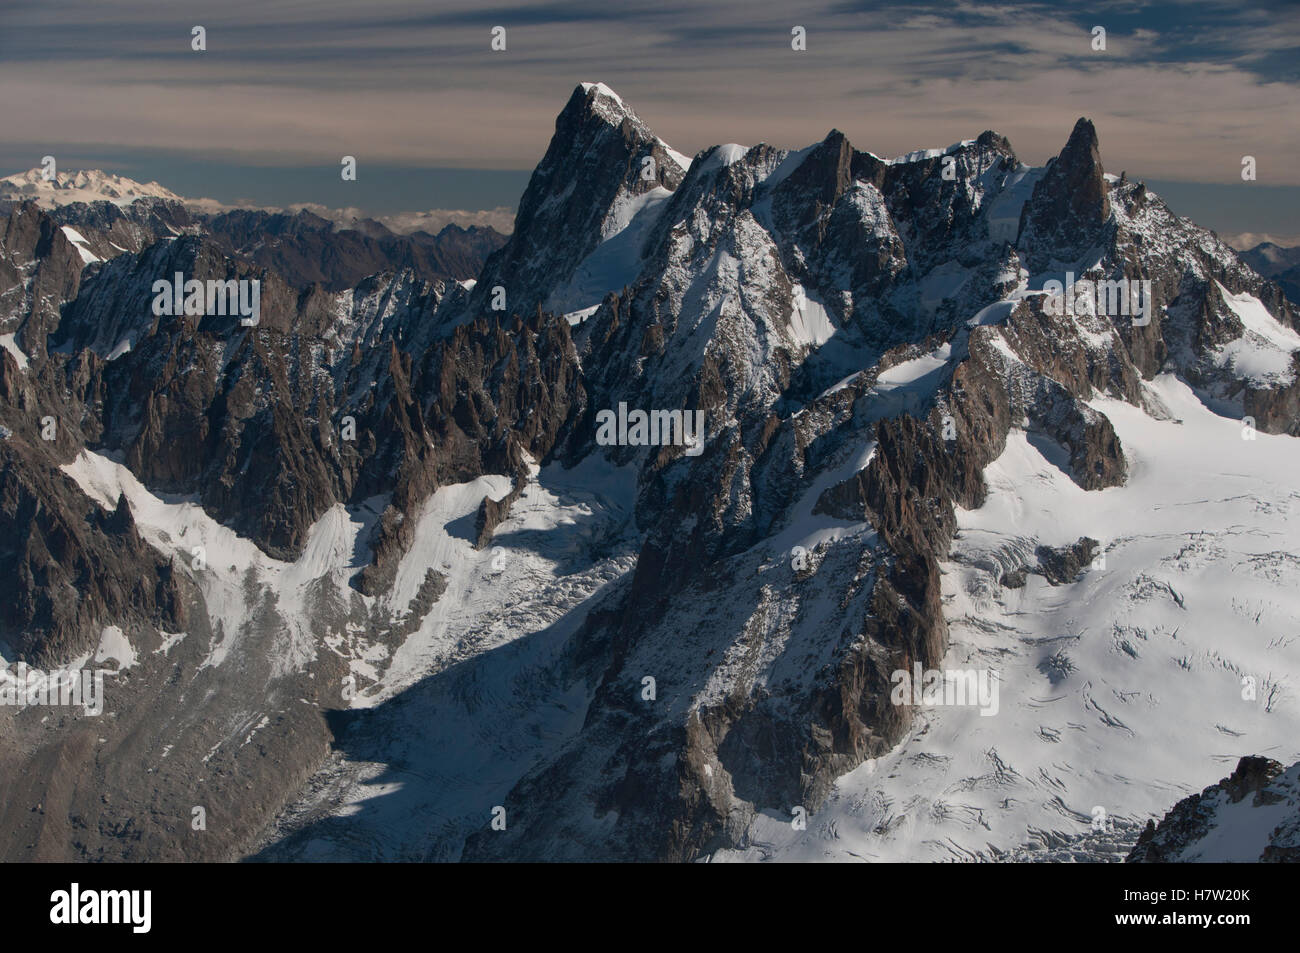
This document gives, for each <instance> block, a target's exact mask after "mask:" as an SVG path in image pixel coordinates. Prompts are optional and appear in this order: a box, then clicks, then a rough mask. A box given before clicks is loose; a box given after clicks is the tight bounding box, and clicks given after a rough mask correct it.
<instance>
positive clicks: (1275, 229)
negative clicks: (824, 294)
mask: <svg viewBox="0 0 1300 953" xmlns="http://www.w3.org/2000/svg"><path fill="white" fill-rule="evenodd" d="M196 25H201V26H203V27H204V28H205V30H206V45H207V49H206V50H205V51H202V52H198V51H195V50H193V49H192V48H191V33H192V28H193V27H194V26H196ZM495 26H503V27H505V37H506V49H505V51H494V50H492V49H491V40H492V35H491V31H492V28H493V27H495ZM794 26H802V27H804V28H805V30H806V33H807V49H806V50H803V51H795V50H793V49H791V29H792V28H793V27H794ZM1096 26H1101V27H1104V28H1105V30H1106V49H1105V50H1094V49H1093V45H1094V42H1093V36H1092V30H1093V28H1094V27H1096ZM582 81H602V82H604V83H606V84H607V85H609V86H611V87H613V88H614V89H615V90H617V91H618V92H619V93H620V94H621V95H622V97H623V98H624V99H625V100H626V101H627V102H629V103H630V104H631V105H632V107H633V108H634V109H635V110H636V112H637V114H638V115H639V116H640V117H641V119H643V120H644V121H645V122H646V123H647V124H648V125H649V126H650V127H651V128H652V129H653V130H654V131H655V132H656V134H658V135H659V136H661V137H662V138H663V139H665V140H666V141H668V142H669V143H670V144H671V145H672V146H673V147H674V148H675V149H677V150H678V151H680V152H684V153H687V154H688V155H693V154H695V153H696V152H697V151H699V150H700V149H703V148H706V147H708V146H710V145H713V144H715V143H718V142H738V143H744V144H747V145H749V144H754V143H757V142H768V143H771V144H773V145H776V146H780V147H786V148H800V147H802V146H805V145H807V144H809V143H811V142H815V141H818V140H820V139H822V138H823V137H824V136H825V135H826V133H827V132H828V131H829V130H830V129H832V128H838V129H840V130H842V131H843V132H844V133H845V134H846V135H847V136H848V137H849V140H850V141H851V142H852V143H853V145H854V146H855V147H856V148H858V149H862V150H868V151H871V152H874V153H876V154H877V155H881V156H892V155H898V154H902V153H905V152H910V151H913V150H915V149H920V148H932V147H940V146H945V145H948V144H949V143H952V142H956V141H959V140H961V139H968V138H973V137H974V136H976V135H978V134H979V133H980V132H982V131H983V130H985V129H993V130H996V131H998V132H1000V133H1002V134H1003V135H1005V136H1007V137H1008V138H1009V139H1010V140H1011V143H1012V145H1013V147H1014V148H1015V149H1016V152H1017V154H1018V155H1019V156H1020V157H1021V159H1022V160H1024V161H1026V162H1029V163H1031V164H1041V163H1043V162H1044V161H1046V160H1047V159H1048V158H1049V157H1050V156H1052V155H1054V154H1056V153H1057V152H1058V151H1059V150H1060V149H1061V147H1062V146H1063V145H1064V143H1065V140H1066V139H1067V138H1068V136H1069V133H1070V130H1071V128H1072V127H1073V125H1074V121H1075V120H1076V119H1077V118H1078V117H1080V116H1087V117H1089V118H1091V119H1092V120H1093V122H1094V123H1095V124H1096V126H1097V130H1098V134H1099V136H1100V139H1101V149H1102V159H1103V163H1104V165H1105V167H1106V169H1107V170H1108V171H1112V172H1116V173H1118V172H1120V171H1127V172H1128V173H1129V176H1130V177H1139V178H1144V179H1146V181H1148V182H1149V183H1151V184H1152V187H1153V188H1155V189H1156V191H1161V190H1162V188H1163V189H1164V191H1165V192H1166V193H1168V194H1169V197H1170V198H1171V199H1172V196H1173V194H1174V193H1176V194H1177V200H1176V201H1173V204H1174V208H1175V210H1176V211H1178V212H1180V213H1181V214H1185V215H1189V216H1191V217H1192V218H1194V219H1196V220H1197V221H1198V222H1200V223H1201V224H1204V225H1207V226H1209V227H1212V228H1216V229H1218V230H1219V231H1220V232H1237V231H1251V232H1256V233H1262V234H1270V235H1274V236H1278V237H1292V236H1300V162H1297V161H1296V157H1297V155H1300V2H1297V0H1285V2H1282V0H1194V2H1193V0H1161V2H1152V3H1146V2H1137V0H1094V2H1091V3H1087V4H1079V3H1055V2H1040V3H979V4H977V3H970V2H964V0H943V2H938V0H935V2H931V0H913V2H906V3H888V2H877V0H819V2H807V3H804V2H799V0H781V2H771V0H712V2H709V3H681V2H677V0H650V2H643V0H629V2H617V3H614V2H609V0H578V2H571V3H555V2H548V0H541V2H514V3H506V4H493V3H492V2H491V0H488V2H487V3H483V2H475V0H451V2H438V3H396V2H390V0H366V2H364V3H362V2H356V0H311V2H306V0H251V2H250V0H207V2H189V0H172V2H133V0H113V2H111V3H110V2H104V0H64V2H60V3H57V4H50V3H45V4H39V3H30V2H27V0H22V2H14V0H0V130H2V131H3V135H2V136H0V140H2V141H0V174H8V173H10V172H17V171H21V170H25V169H29V168H32V167H34V166H36V165H38V164H39V162H40V159H41V157H42V156H44V155H47V154H52V155H55V156H56V157H57V159H58V161H59V167H60V169H61V170H69V169H78V168H103V169H106V170H108V171H113V172H118V173H120V174H123V175H127V176H130V177H131V178H135V179H140V180H143V181H148V180H157V181H159V182H161V183H162V184H164V185H166V186H167V187H169V188H171V189H173V190H174V191H176V192H179V193H181V194H184V195H190V196H195V197H199V196H203V197H210V198H215V199H218V200H220V201H223V202H237V201H244V202H248V203H252V204H261V205H279V206H286V205H290V204H294V203H300V202H315V203H320V204H324V205H328V206H331V207H344V206H348V207H356V208H361V209H365V210H368V211H370V212H372V213H375V214H389V213H393V212H398V211H414V210H422V209H433V208H437V209H465V210H478V209H493V208H498V207H504V208H511V207H513V206H514V205H515V204H516V203H517V201H518V198H519V195H520V193H521V192H522V190H523V188H524V186H525V185H526V183H527V179H528V174H529V172H530V171H531V169H532V167H533V166H534V165H535V164H536V163H537V161H538V160H539V159H540V158H541V156H542V154H543V153H544V152H545V149H546V145H547V142H548V141H549V139H550V136H551V134H552V132H553V131H554V121H555V115H556V114H557V113H558V112H559V110H560V109H561V108H562V107H563V105H564V103H565V101H566V100H567V99H568V96H569V94H570V93H571V91H572V89H573V87H574V86H575V85H576V84H577V83H578V82H582ZM344 155H352V156H355V157H356V158H357V161H358V175H357V180H356V181H355V182H344V181H342V179H341V177H340V176H339V174H338V173H339V163H340V160H341V157H342V156H344ZM1245 155H1252V156H1254V157H1255V159H1256V166H1257V180H1256V181H1254V182H1243V181H1242V180H1241V162H1242V157H1243V156H1245ZM1171 189H1172V190H1173V191H1172V192H1171V191H1170V190H1171ZM1298 240H1300V239H1298Z"/></svg>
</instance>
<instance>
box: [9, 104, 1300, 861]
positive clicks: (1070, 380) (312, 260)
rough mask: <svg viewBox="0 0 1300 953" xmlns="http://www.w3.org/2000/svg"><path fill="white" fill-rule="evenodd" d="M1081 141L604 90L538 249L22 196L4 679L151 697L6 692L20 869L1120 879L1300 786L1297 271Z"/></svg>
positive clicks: (519, 226)
mask: <svg viewBox="0 0 1300 953" xmlns="http://www.w3.org/2000/svg"><path fill="white" fill-rule="evenodd" d="M1065 132H1066V130H1063V133H1065ZM1063 138H1065V140H1066V141H1065V144H1064V146H1063V148H1062V150H1061V152H1060V153H1059V155H1057V156H1055V157H1054V158H1053V159H1052V160H1050V161H1049V162H1048V163H1047V164H1046V165H1045V166H1042V167H1033V166H1029V165H1026V164H1025V163H1023V162H1022V161H1020V160H1019V159H1018V158H1017V156H1016V154H1015V152H1014V150H1013V148H1012V145H1011V143H1010V142H1009V141H1007V139H1005V138H1004V137H1002V136H1000V135H998V134H997V133H995V132H991V131H986V132H983V133H980V134H979V135H978V136H976V137H975V138H973V139H969V140H965V141H962V142H959V143H956V144H954V145H952V146H949V147H947V148H945V149H927V150H921V151H917V152H914V153H910V154H908V155H905V156H901V157H897V158H893V159H886V158H882V157H879V156H876V155H874V154H872V153H871V152H865V151H859V150H858V149H857V148H855V147H854V146H853V145H852V144H851V143H849V142H848V140H847V139H846V138H845V136H844V135H843V134H841V133H840V132H838V131H835V130H832V131H831V132H830V133H829V134H828V135H827V136H826V137H825V138H824V139H823V140H822V141H820V142H817V143H814V144H812V145H809V146H808V147H807V148H804V149H800V150H794V151H788V150H783V149H777V148H774V147H771V146H769V145H766V144H759V145H754V146H748V147H747V146H742V145H736V144H725V145H718V146H714V147H712V148H709V149H706V150H703V151H701V152H699V153H698V154H696V155H695V156H693V157H688V156H685V155H682V154H680V153H678V152H675V151H674V150H673V149H672V148H671V147H670V146H669V145H668V144H667V143H666V142H664V141H663V140H661V139H660V138H658V137H657V136H656V135H655V134H654V133H653V132H652V131H651V130H650V129H649V128H648V127H647V126H646V124H645V123H643V122H642V121H641V120H640V119H639V118H638V117H637V115H636V113H635V112H634V111H633V110H632V108H631V107H630V106H629V105H628V104H627V103H625V102H624V101H623V100H622V99H621V98H620V97H619V96H618V95H617V94H616V93H615V92H614V91H613V90H611V89H609V88H608V87H606V86H604V85H602V84H591V83H586V84H581V85H579V86H578V87H577V88H575V89H574V91H573V94H572V96H571V97H570V99H569V100H568V102H567V103H566V105H565V106H564V108H563V110H562V111H561V112H560V114H559V116H558V117H557V119H556V125H555V133H554V136H553V138H552V139H551V142H550V145H549V147H548V148H547V151H546V153H545V155H544V156H543V158H542V159H541V162H540V163H539V164H538V166H537V167H536V169H535V171H534V172H533V174H532V177H531V180H530V182H529V184H528V187H527V189H526V191H525V193H524V195H523V196H522V198H521V199H520V202H519V206H518V212H517V215H516V219H515V227H514V229H513V231H512V232H511V234H510V235H509V236H508V237H507V236H502V235H499V234H498V233H495V232H492V231H491V230H484V229H468V230H461V229H457V228H455V227H454V226H449V227H448V228H447V229H444V230H443V231H442V232H440V233H439V234H437V235H430V234H428V233H415V234H412V235H400V236H399V235H397V234H395V233H393V232H391V231H389V230H388V229H387V228H385V227H384V226H382V225H380V224H379V223H375V222H370V223H367V222H360V223H357V224H356V225H355V226H353V227H349V228H340V227H339V226H338V225H337V224H335V223H333V222H331V221H329V220H326V219H323V218H319V217H316V216H313V215H312V214H311V213H307V212H300V213H297V214H291V213H282V212H269V211H256V210H238V211H225V212H219V213H210V212H202V211H196V210H194V209H193V208H191V207H190V206H187V205H186V203H185V202H184V201H182V200H179V199H178V198H177V197H174V196H172V195H170V194H161V193H162V192H164V191H165V190H162V189H161V187H157V186H156V185H150V186H148V187H147V189H146V191H149V192H150V193H151V194H149V195H146V196H142V197H135V196H134V195H133V192H134V191H135V190H134V189H131V188H126V189H122V188H115V191H117V192H119V193H120V195H117V196H114V197H113V199H112V200H108V201H98V200H97V201H89V202H88V201H85V200H84V199H85V198H91V197H93V196H91V195H88V194H86V195H83V198H82V199H81V200H78V201H75V202H72V203H71V204H55V205H53V207H50V206H51V203H50V202H46V203H45V205H42V203H41V202H39V201H37V200H32V199H28V198H26V197H25V196H14V200H13V201H11V202H10V203H9V208H8V210H7V217H6V218H4V219H3V220H0V345H2V346H3V353H0V438H2V439H0V463H2V464H3V475H2V476H0V514H3V520H4V524H5V525H6V527H8V528H9V530H10V531H9V532H7V533H6V534H5V538H6V542H5V543H3V544H0V575H2V576H3V578H4V579H5V580H7V582H6V584H5V588H6V590H7V592H6V598H4V599H3V600H2V601H0V655H2V656H3V661H4V662H5V663H7V664H8V665H9V666H10V668H11V670H13V671H19V670H20V669H21V667H22V666H30V667H32V668H35V669H38V670H42V671H49V670H53V669H56V668H58V667H64V666H71V667H74V668H81V667H83V666H98V667H105V668H108V670H109V671H110V675H109V677H107V678H106V681H105V688H104V695H105V709H104V712H103V714H102V715H99V716H94V715H91V714H88V713H83V712H82V711H80V710H77V709H59V710H57V711H52V710H50V709H48V708H44V707H42V706H40V705H31V704H29V705H25V706H22V705H20V706H8V707H5V706H0V733H2V734H3V736H4V737H5V738H6V739H9V742H10V743H7V744H6V745H5V746H4V748H3V750H0V857H3V858H4V859H6V860H55V859H58V860H65V859H69V860H180V859H185V860H232V859H250V860H267V861H283V860H322V859H326V860H338V859H350V860H492V861H497V860H500V861H506V860H578V859H599V860H670V861H695V860H704V859H708V860H715V861H724V860H762V859H768V858H777V859H791V860H794V859H841V860H851V859H885V860H952V859H959V860H1065V859H1069V860H1079V859H1084V860H1121V859H1123V858H1124V857H1126V856H1128V855H1129V853H1130V852H1131V851H1133V850H1134V848H1135V846H1138V845H1139V835H1140V834H1141V836H1143V837H1144V838H1145V840H1144V841H1143V842H1142V843H1143V844H1147V845H1149V844H1150V843H1152V841H1151V837H1152V836H1153V835H1150V834H1142V832H1143V830H1144V827H1145V825H1146V822H1147V821H1148V820H1150V819H1152V818H1154V817H1157V816H1161V815H1163V814H1164V813H1165V812H1166V811H1167V810H1168V809H1169V808H1170V806H1171V805H1172V804H1174V803H1175V802H1176V801H1178V800H1179V799H1180V798H1182V797H1184V796H1187V795H1190V794H1193V793H1195V792H1197V791H1200V790H1201V789H1202V788H1204V787H1205V786H1206V784H1207V782H1210V781H1212V780H1213V779H1214V778H1215V777H1219V776H1221V775H1222V767H1223V763H1230V764H1234V765H1235V764H1237V763H1238V760H1239V759H1240V758H1241V757H1242V756H1246V755H1251V756H1254V755H1266V756H1269V757H1272V758H1273V759H1274V760H1275V761H1278V762H1280V763H1281V764H1290V763H1293V762H1295V761H1296V760H1298V759H1300V751H1297V748H1296V745H1295V738H1296V737H1297V732H1296V727H1297V725H1298V724H1300V700H1298V699H1297V696H1296V691H1295V676H1294V674H1293V673H1295V672H1296V671H1297V670H1298V669H1300V665H1298V663H1300V642H1297V641H1296V639H1295V638H1294V636H1293V635H1291V632H1292V631H1293V629H1294V624H1295V622H1296V620H1297V619H1300V595H1297V593H1298V592H1300V587H1298V586H1297V585H1296V583H1297V580H1298V579H1300V560H1298V559H1297V557H1296V556H1295V555H1294V553H1295V552H1296V549H1297V547H1296V543H1297V541H1298V537H1300V523H1297V522H1296V520H1297V512H1296V507H1295V504H1294V501H1295V500H1297V499H1300V491H1296V490H1294V489H1293V486H1294V478H1293V475H1294V473H1295V472H1296V466H1297V465H1298V464H1300V443H1298V442H1297V440H1296V437H1298V436H1300V383H1298V380H1300V378H1298V374H1300V363H1298V357H1297V355H1300V315H1298V313H1297V309H1296V304H1295V303H1294V302H1295V298H1294V296H1289V294H1288V290H1287V285H1286V284H1285V283H1284V281H1283V279H1284V278H1285V272H1278V273H1277V275H1278V280H1277V281H1274V280H1272V279H1271V278H1270V277H1269V276H1268V275H1266V274H1263V273H1262V272H1261V270H1260V269H1261V268H1265V264H1266V263H1267V268H1268V269H1272V268H1273V267H1274V266H1275V264H1278V263H1280V261H1281V259H1280V258H1278V261H1277V262H1275V260H1274V259H1275V258H1277V255H1275V254H1274V253H1273V252H1271V251H1269V250H1264V251H1260V250H1259V249H1257V250H1256V251H1258V252H1259V255H1260V256H1263V257H1259V256H1256V257H1255V258H1251V257H1250V256H1248V255H1242V254H1238V253H1237V252H1236V251H1234V250H1233V249H1232V248H1230V247H1229V246H1227V245H1226V244H1224V243H1223V242H1221V241H1220V240H1219V239H1218V238H1217V237H1216V236H1215V235H1214V234H1213V233H1212V232H1210V231H1208V230H1206V229H1203V228H1201V227H1199V226H1197V225H1196V224H1195V223H1193V222H1191V221H1189V220H1188V219H1185V218H1181V217H1179V216H1178V215H1177V214H1176V213H1175V212H1174V211H1172V210H1171V209H1169V208H1168V207H1167V206H1166V205H1165V203H1164V202H1163V201H1162V200H1161V199H1160V197H1159V196H1158V195H1156V194H1155V193H1153V192H1151V191H1150V190H1149V189H1147V188H1146V186H1145V184H1144V183H1142V182H1140V181H1133V180H1130V179H1128V178H1127V176H1114V175H1110V174H1107V173H1106V172H1105V171H1104V169H1103V166H1102V160H1101V147H1100V143H1099V139H1098V134H1097V131H1096V129H1095V128H1094V126H1093V124H1092V123H1091V122H1090V121H1088V120H1087V119H1079V120H1078V122H1077V123H1076V124H1075V125H1074V126H1073V128H1072V130H1069V131H1068V136H1063ZM82 178H85V182H82ZM91 178H93V176H89V175H87V176H83V177H79V178H78V179H77V180H75V181H76V182H82V184H79V185H75V189H74V187H72V186H70V187H69V189H70V190H77V189H79V190H82V191H83V193H84V191H85V190H86V189H90V188H92V186H93V188H97V189H100V190H101V192H102V190H103V189H104V188H106V186H104V185H102V183H101V184H99V185H94V183H92V182H91ZM8 181H11V182H12V180H8ZM27 186H31V187H32V188H33V189H36V190H39V188H40V186H39V184H38V183H34V182H33V183H26V185H24V186H23V187H27ZM37 198H39V196H37ZM128 199H134V200H132V201H130V202H129V203H128V201H127V200H128ZM1278 254H1279V255H1280V252H1279V253H1278ZM177 273H179V274H181V275H182V276H184V277H185V278H186V279H190V280H198V281H200V282H254V281H256V282H257V283H258V285H257V287H258V289H259V294H260V302H261V305H260V320H259V322H258V323H257V324H256V325H255V326H247V325H245V324H243V323H242V322H241V320H240V318H239V316H236V315H232V314H224V313H222V314H212V313H206V312H205V313H199V314H187V313H184V312H183V310H182V313H177V314H172V313H161V314H160V313H158V309H157V308H156V307H154V306H153V302H154V300H155V291H154V286H155V283H156V282H158V281H159V280H164V281H166V280H170V279H171V278H172V276H173V275H176V274H177ZM1084 281H1089V282H1106V283H1108V284H1112V285H1113V286H1114V287H1120V286H1121V283H1122V287H1123V288H1124V289H1126V290H1125V291H1124V292H1123V295H1125V296H1126V295H1128V291H1127V289H1128V288H1130V287H1134V288H1137V289H1139V291H1138V292H1136V293H1135V294H1137V295H1138V297H1135V298H1133V299H1130V298H1128V297H1124V298H1123V299H1122V300H1123V301H1124V303H1126V304H1128V303H1132V302H1136V301H1138V300H1139V299H1141V295H1142V294H1145V299H1141V300H1144V301H1145V310H1144V312H1143V313H1144V314H1146V315H1147V319H1141V318H1138V317H1137V316H1136V313H1130V311H1129V309H1128V308H1124V309H1122V313H1121V310H1120V309H1117V308H1116V307H1114V304H1115V302H1116V301H1118V300H1120V299H1110V301H1109V303H1107V304H1105V305H1104V306H1103V304H1102V302H1101V298H1100V296H1097V297H1094V296H1092V295H1091V294H1084V293H1082V292H1080V294H1079V295H1078V297H1077V298H1075V297H1074V296H1073V294H1072V293H1071V294H1070V298H1069V301H1068V302H1066V303H1063V301H1062V295H1061V293H1060V290H1059V289H1061V288H1066V287H1068V286H1070V284H1071V283H1079V282H1084ZM1053 282H1056V285H1055V286H1053V284H1052V283H1053ZM1053 287H1057V288H1058V291H1057V292H1056V293H1054V292H1053V290H1052V289H1053ZM1076 287H1081V286H1080V285H1078V284H1076ZM621 406H622V407H625V408H633V409H639V410H641V411H643V412H645V413H646V414H647V415H648V414H650V413H657V414H659V415H661V416H660V418H659V419H661V420H663V419H670V416H671V415H672V414H679V415H684V414H700V415H702V417H701V418H700V419H702V420H703V423H704V427H703V437H702V440H701V441H700V444H702V445H695V446H687V445H684V444H683V443H681V442H674V441H672V440H665V441H660V442H640V443H638V442H637V441H635V440H621V441H619V442H616V443H615V444H614V445H610V446H606V445H602V444H601V443H600V442H598V441H597V439H596V437H597V431H598V418H599V417H600V415H601V413H602V412H603V411H612V410H614V409H617V408H620V407H621ZM1229 451H1230V452H1229ZM109 663H112V664H111V665H110V664H109ZM941 670H946V671H950V672H956V671H978V672H982V673H984V674H985V675H989V676H991V677H992V678H993V681H994V685H995V687H996V692H997V703H996V705H994V704H992V702H991V700H987V699H986V701H989V702H990V703H989V704H986V705H984V706H983V707H982V708H981V707H980V706H972V705H969V704H968V705H944V704H927V703H924V702H921V703H918V702H917V700H916V699H915V698H913V697H911V696H907V697H904V698H903V699H902V700H901V701H900V700H899V699H898V697H897V692H896V691H895V688H896V686H897V684H898V675H899V673H903V674H904V675H907V674H909V673H912V672H914V671H917V672H937V671H941ZM994 709H996V710H994ZM198 809H201V811H199V810H198ZM1098 810H1100V814H1099V813H1098ZM200 815H201V816H202V818H203V826H202V827H196V826H195V824H196V822H195V820H194V819H195V818H196V817H199V816H200Z"/></svg>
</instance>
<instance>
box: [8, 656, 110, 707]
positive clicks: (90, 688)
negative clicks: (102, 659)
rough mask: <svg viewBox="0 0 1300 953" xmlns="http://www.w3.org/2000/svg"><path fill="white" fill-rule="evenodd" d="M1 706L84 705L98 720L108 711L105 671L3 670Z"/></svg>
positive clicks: (23, 667)
mask: <svg viewBox="0 0 1300 953" xmlns="http://www.w3.org/2000/svg"><path fill="white" fill-rule="evenodd" d="M0 705H13V706H15V707H26V706H28V705H47V706H57V705H80V706H81V707H82V708H84V709H85V712H86V714H87V715H90V716H91V717H95V716H97V715H100V714H102V713H103V711H104V670H103V669H94V670H91V669H88V668H83V669H70V668H68V669H55V670H53V671H50V672H43V671H41V670H40V669H38V668H27V666H26V665H24V664H22V663H19V666H18V671H17V672H10V671H9V669H7V668H0Z"/></svg>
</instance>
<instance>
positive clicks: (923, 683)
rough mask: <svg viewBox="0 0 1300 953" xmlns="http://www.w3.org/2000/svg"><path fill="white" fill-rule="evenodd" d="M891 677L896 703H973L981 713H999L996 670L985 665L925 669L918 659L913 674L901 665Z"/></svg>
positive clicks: (955, 704) (961, 704) (891, 699)
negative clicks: (978, 666) (984, 666)
mask: <svg viewBox="0 0 1300 953" xmlns="http://www.w3.org/2000/svg"><path fill="white" fill-rule="evenodd" d="M889 680H890V682H892V683H893V685H894V690H893V692H892V693H891V694H890V696H889V700H890V701H891V702H892V703H893V704H895V705H909V704H910V705H918V706H920V705H925V706H935V705H944V706H971V707H978V708H979V710H980V715H982V716H983V715H996V714H997V713H998V678H997V673H995V672H991V671H989V670H988V669H986V668H950V669H937V668H930V669H923V668H922V667H921V663H920V662H917V663H915V664H914V665H913V666H912V671H911V672H910V673H909V672H908V671H907V670H906V669H902V668H900V669H898V670H897V671H896V672H894V673H893V674H892V675H891V676H890V677H889Z"/></svg>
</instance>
